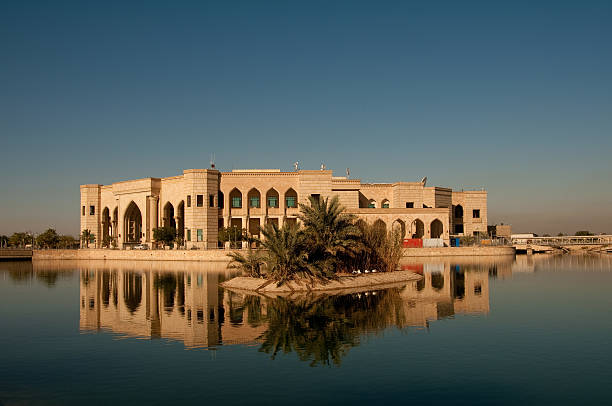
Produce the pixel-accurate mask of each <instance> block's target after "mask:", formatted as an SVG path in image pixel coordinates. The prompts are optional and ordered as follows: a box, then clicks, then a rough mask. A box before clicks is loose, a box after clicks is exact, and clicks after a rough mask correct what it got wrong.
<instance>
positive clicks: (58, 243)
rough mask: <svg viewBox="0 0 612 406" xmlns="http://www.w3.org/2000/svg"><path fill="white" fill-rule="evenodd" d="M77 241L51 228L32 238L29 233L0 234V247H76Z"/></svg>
mask: <svg viewBox="0 0 612 406" xmlns="http://www.w3.org/2000/svg"><path fill="white" fill-rule="evenodd" d="M78 245H79V241H78V240H77V239H75V238H74V237H73V236H71V235H60V234H58V233H57V231H55V229H53V228H49V229H47V230H46V231H45V232H43V233H41V234H39V235H37V236H36V238H34V236H33V235H32V234H30V233H13V234H12V235H11V236H10V237H9V236H6V235H2V236H0V247H2V248H9V247H10V248H25V247H28V246H36V247H37V248H47V249H49V248H64V249H65V248H77V247H78Z"/></svg>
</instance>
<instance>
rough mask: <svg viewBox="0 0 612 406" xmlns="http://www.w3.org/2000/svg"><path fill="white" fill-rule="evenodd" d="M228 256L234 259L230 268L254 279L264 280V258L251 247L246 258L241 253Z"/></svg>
mask: <svg viewBox="0 0 612 406" xmlns="http://www.w3.org/2000/svg"><path fill="white" fill-rule="evenodd" d="M227 255H228V256H229V257H230V258H232V260H231V262H230V265H229V267H230V268H233V269H240V270H241V271H242V272H243V273H244V274H245V275H247V276H251V277H253V278H263V276H264V272H263V269H262V265H263V263H264V261H263V258H262V256H261V255H260V254H259V253H258V252H256V251H253V249H252V248H251V246H250V245H249V249H248V251H247V254H246V256H244V255H242V254H241V253H239V252H230V253H229V254H227Z"/></svg>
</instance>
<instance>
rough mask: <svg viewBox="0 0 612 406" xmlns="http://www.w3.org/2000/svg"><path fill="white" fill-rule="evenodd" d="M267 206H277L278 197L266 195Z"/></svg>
mask: <svg viewBox="0 0 612 406" xmlns="http://www.w3.org/2000/svg"><path fill="white" fill-rule="evenodd" d="M268 207H278V197H276V196H270V197H268Z"/></svg>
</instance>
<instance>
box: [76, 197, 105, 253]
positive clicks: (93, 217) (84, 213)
mask: <svg viewBox="0 0 612 406" xmlns="http://www.w3.org/2000/svg"><path fill="white" fill-rule="evenodd" d="M101 186H102V185H81V206H80V210H79V211H80V213H79V214H80V215H81V227H80V231H79V235H82V234H83V231H84V230H89V231H90V232H91V233H93V234H94V235H95V237H96V241H97V240H98V239H99V236H100V231H101V226H100V188H101ZM92 207H93V214H92V212H91V208H92ZM91 245H92V244H90V246H91ZM81 246H87V244H83V242H81ZM93 246H94V247H95V246H96V245H95V243H94V244H93Z"/></svg>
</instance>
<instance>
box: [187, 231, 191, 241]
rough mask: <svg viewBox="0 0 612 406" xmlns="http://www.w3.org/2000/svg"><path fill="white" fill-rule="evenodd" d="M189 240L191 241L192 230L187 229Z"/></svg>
mask: <svg viewBox="0 0 612 406" xmlns="http://www.w3.org/2000/svg"><path fill="white" fill-rule="evenodd" d="M187 241H191V230H189V229H187Z"/></svg>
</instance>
